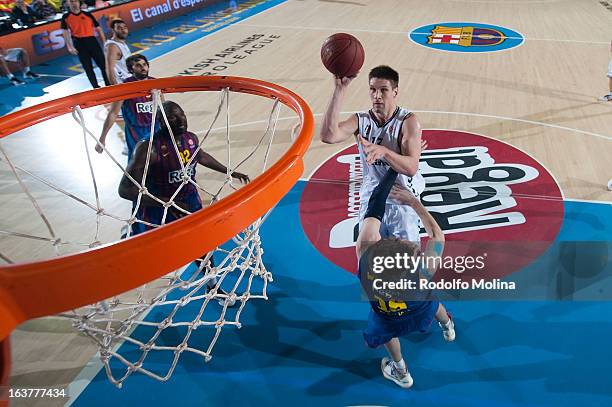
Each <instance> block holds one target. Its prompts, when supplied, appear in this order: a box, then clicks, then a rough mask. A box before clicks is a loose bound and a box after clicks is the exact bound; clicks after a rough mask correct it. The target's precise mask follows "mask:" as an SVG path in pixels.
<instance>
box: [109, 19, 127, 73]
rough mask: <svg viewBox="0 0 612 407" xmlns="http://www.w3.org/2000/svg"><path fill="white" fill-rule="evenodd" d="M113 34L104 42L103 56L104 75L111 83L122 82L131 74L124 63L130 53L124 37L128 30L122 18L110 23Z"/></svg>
mask: <svg viewBox="0 0 612 407" xmlns="http://www.w3.org/2000/svg"><path fill="white" fill-rule="evenodd" d="M110 28H111V30H112V31H113V36H112V37H111V38H110V39H109V40H108V41H106V42H105V43H104V56H105V57H106V75H107V76H108V79H109V80H110V82H111V84H112V85H116V84H118V83H123V81H125V80H126V79H127V78H129V77H130V76H132V74H131V73H130V72H129V70H128V68H127V65H126V63H125V61H126V59H127V58H128V57H129V56H130V55H132V52H131V51H130V47H128V45H127V43H126V42H125V39H126V38H127V36H128V34H129V31H128V27H127V25H126V24H125V22H124V21H123V20H119V19H116V20H113V21H111V23H110Z"/></svg>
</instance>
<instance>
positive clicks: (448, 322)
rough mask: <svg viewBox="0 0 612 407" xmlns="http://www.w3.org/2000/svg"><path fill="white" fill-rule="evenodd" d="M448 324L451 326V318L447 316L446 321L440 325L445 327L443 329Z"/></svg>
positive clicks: (448, 326) (447, 326) (446, 327)
mask: <svg viewBox="0 0 612 407" xmlns="http://www.w3.org/2000/svg"><path fill="white" fill-rule="evenodd" d="M450 326H451V319H450V318H448V321H446V322H444V323H443V324H442V327H443V328H445V329H448V328H450Z"/></svg>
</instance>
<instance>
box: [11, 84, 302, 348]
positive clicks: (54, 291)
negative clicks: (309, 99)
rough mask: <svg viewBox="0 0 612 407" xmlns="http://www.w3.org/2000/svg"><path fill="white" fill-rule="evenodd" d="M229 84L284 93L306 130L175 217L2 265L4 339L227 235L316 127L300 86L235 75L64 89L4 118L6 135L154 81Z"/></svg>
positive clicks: (188, 87)
mask: <svg viewBox="0 0 612 407" xmlns="http://www.w3.org/2000/svg"><path fill="white" fill-rule="evenodd" d="M226 88H228V89H229V90H230V91H232V92H239V93H248V94H253V95H258V96H263V97H266V98H270V99H279V101H280V102H282V103H283V104H285V105H286V106H288V107H289V108H291V109H292V110H293V111H294V112H296V113H297V115H298V117H299V119H300V121H301V131H300V134H299V135H298V136H297V137H296V139H295V141H294V143H293V144H292V145H291V147H290V148H289V149H288V150H287V152H286V153H285V154H284V155H283V156H282V157H281V158H280V159H279V160H278V161H277V162H276V163H274V165H272V166H271V167H270V168H269V169H268V170H266V171H265V172H264V173H262V174H261V175H260V176H258V177H257V178H255V179H254V180H253V181H252V182H251V183H249V184H248V185H246V186H244V187H243V188H241V189H240V190H238V191H235V192H234V193H232V194H231V195H229V196H228V197H226V198H224V199H222V200H220V201H218V202H216V203H214V204H213V205H211V206H209V207H207V208H204V209H202V210H200V211H198V212H196V213H194V214H193V215H190V216H187V217H185V218H182V219H180V220H178V221H176V222H173V223H170V224H168V225H165V226H163V227H160V228H157V229H155V230H151V231H149V232H146V233H143V234H141V235H138V236H135V237H132V238H130V239H126V240H120V241H118V242H115V243H111V244H107V245H104V246H100V247H98V248H95V249H91V250H88V251H85V252H81V253H77V254H71V255H66V256H61V257H56V258H52V259H48V260H44V261H38V262H32V263H21V264H15V265H6V266H0V341H1V340H2V339H3V338H5V337H7V336H8V335H9V334H10V332H11V331H12V330H13V329H14V328H15V327H16V326H17V325H18V324H20V323H21V322H24V321H26V320H28V319H31V318H36V317H41V316H45V315H52V314H57V313H59V312H63V311H67V310H71V309H75V308H78V307H81V306H84V305H87V304H91V303H95V302H97V301H101V300H104V299H106V298H109V297H112V296H114V295H118V294H120V293H123V292H125V291H128V290H130V289H133V288H136V287H139V286H141V285H143V284H145V283H147V282H149V281H152V280H154V279H156V278H159V277H161V276H162V275H164V274H167V273H168V272H169V271H170V270H173V269H176V268H178V267H180V266H182V265H184V264H187V263H189V262H190V261H191V260H193V259H194V258H197V257H198V256H200V255H201V254H202V253H205V252H206V251H209V250H212V249H214V248H215V247H217V246H218V245H220V244H222V243H224V242H226V241H227V240H229V239H230V238H231V237H233V236H234V235H236V234H237V233H239V232H240V231H241V230H243V229H244V228H246V227H247V226H248V225H250V224H252V223H253V222H254V221H255V220H256V219H257V218H259V217H260V216H262V215H263V214H264V213H265V212H266V211H268V210H269V209H270V208H272V207H273V206H274V205H275V204H276V203H277V202H278V201H280V199H281V198H282V197H283V196H284V195H285V194H287V192H289V190H290V189H291V187H292V186H293V185H294V184H295V183H296V182H297V180H298V179H299V177H300V176H301V174H302V172H303V169H304V164H303V161H302V158H303V156H304V153H305V152H306V149H307V148H308V145H309V144H310V141H311V138H312V133H313V130H314V119H313V115H312V111H311V110H310V108H309V107H308V104H307V103H306V102H305V101H304V100H303V99H302V98H301V97H300V96H298V95H297V94H295V93H293V92H292V91H290V90H288V89H285V88H283V87H281V86H278V85H275V84H272V83H268V82H264V81H260V80H255V79H249V78H242V77H231V76H219V77H215V76H212V77H175V78H163V79H155V80H147V81H137V82H131V83H127V84H122V85H117V86H110V87H106V88H102V89H95V90H91V91H87V92H83V93H79V94H76V95H72V96H67V97H64V98H61V99H57V100H54V101H50V102H47V103H43V104H40V105H37V106H33V107H30V108H27V109H24V110H21V111H18V112H16V113H12V114H9V115H7V116H4V117H2V118H0V139H1V138H3V137H6V136H8V135H9V134H11V133H14V132H16V131H19V130H22V129H24V128H26V127H29V126H32V125H34V124H37V123H40V122H43V121H45V120H49V119H51V118H54V117H57V116H60V115H63V114H66V113H70V112H71V109H72V107H73V106H76V105H79V106H81V108H86V107H92V106H96V105H101V104H106V103H111V102H114V101H117V100H123V99H129V98H134V97H139V96H146V95H148V94H149V93H150V91H151V90H152V89H158V90H160V91H162V92H163V93H176V92H187V91H220V90H222V89H226ZM210 231H214V233H211V232H210ZM152 253H164V254H166V255H165V256H153V255H151V254H152Z"/></svg>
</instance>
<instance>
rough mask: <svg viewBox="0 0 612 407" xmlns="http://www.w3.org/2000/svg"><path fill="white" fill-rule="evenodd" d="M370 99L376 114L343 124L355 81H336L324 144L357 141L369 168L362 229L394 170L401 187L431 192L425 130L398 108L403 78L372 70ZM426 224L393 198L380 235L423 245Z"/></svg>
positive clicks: (323, 133) (360, 115)
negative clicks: (422, 163)
mask: <svg viewBox="0 0 612 407" xmlns="http://www.w3.org/2000/svg"><path fill="white" fill-rule="evenodd" d="M368 77H369V84H370V100H371V102H372V109H370V110H369V111H368V112H362V113H357V114H355V115H351V116H350V117H349V118H348V119H346V120H344V121H340V120H339V115H340V106H341V104H342V101H343V98H344V94H345V92H346V89H347V88H348V85H349V84H350V82H351V81H352V80H353V79H354V78H335V88H334V93H333V95H332V98H331V101H330V103H329V105H328V107H327V110H326V112H325V116H324V117H323V124H322V126H321V131H320V137H321V141H323V142H324V143H341V142H343V141H345V140H347V139H349V138H350V137H351V136H352V135H355V136H356V137H357V142H358V146H359V154H360V157H361V160H362V162H364V163H366V164H367V165H364V166H363V182H362V184H361V189H360V193H359V195H360V204H361V210H360V216H359V222H360V225H361V223H362V222H363V217H364V214H365V210H366V208H367V203H368V199H369V198H370V195H371V193H372V190H373V189H374V188H375V187H376V185H378V184H379V182H380V180H381V179H382V177H383V176H384V174H386V172H387V170H388V168H389V167H391V168H393V169H394V170H395V171H397V172H398V173H399V174H400V175H399V177H398V180H397V183H398V184H400V185H401V186H402V187H403V188H405V189H407V190H408V191H410V192H411V193H412V194H413V195H414V196H415V197H418V196H419V195H420V194H421V192H423V190H424V189H425V180H424V179H423V176H422V175H421V173H420V172H419V159H420V157H421V126H420V124H419V122H418V120H417V118H416V116H415V115H414V114H413V113H411V112H409V111H408V110H406V109H403V108H401V107H399V106H397V97H398V93H399V87H398V85H399V74H398V73H397V72H396V71H395V70H394V69H392V68H390V67H388V66H384V65H383V66H377V67H376V68H374V69H372V70H371V71H370V74H369V75H368ZM420 228H421V222H420V219H419V216H418V215H417V214H416V212H415V211H414V209H413V208H411V207H410V206H407V205H403V204H401V203H399V202H397V201H395V200H393V199H392V198H389V199H388V200H387V205H386V208H385V215H384V218H383V220H382V222H381V226H380V233H381V236H382V237H383V238H384V237H392V236H394V237H397V238H400V239H404V240H409V241H412V242H416V243H418V242H419V231H420Z"/></svg>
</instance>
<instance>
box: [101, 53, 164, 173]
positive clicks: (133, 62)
mask: <svg viewBox="0 0 612 407" xmlns="http://www.w3.org/2000/svg"><path fill="white" fill-rule="evenodd" d="M126 65H127V68H128V71H129V72H130V73H131V74H132V76H130V77H129V78H127V79H126V80H125V81H124V83H129V82H135V81H142V80H147V79H154V78H152V77H151V76H149V61H148V60H147V58H146V57H145V56H144V55H141V54H133V55H131V56H129V57H128V58H127V60H126ZM119 109H121V114H122V115H123V120H124V122H125V142H126V144H127V156H128V162H129V161H130V160H131V159H132V154H133V153H134V148H135V147H136V144H137V143H138V142H139V141H140V140H148V139H149V137H150V136H151V120H152V118H153V100H152V99H151V95H148V96H141V97H136V98H132V99H126V100H123V101H121V100H119V101H117V102H113V104H112V105H111V108H110V111H109V112H108V116H106V120H104V125H103V126H102V134H101V136H100V144H98V145H96V151H97V152H98V153H101V152H102V151H103V150H102V146H104V145H106V135H107V134H108V132H109V130H110V128H111V127H112V126H113V123H115V121H116V120H117V117H118V116H119ZM156 130H157V128H156Z"/></svg>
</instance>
